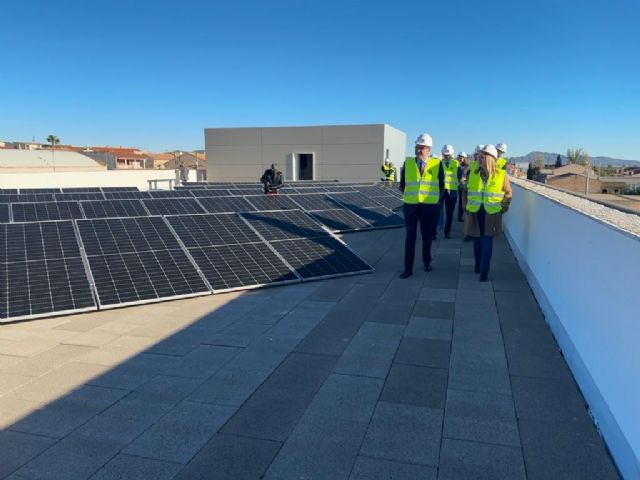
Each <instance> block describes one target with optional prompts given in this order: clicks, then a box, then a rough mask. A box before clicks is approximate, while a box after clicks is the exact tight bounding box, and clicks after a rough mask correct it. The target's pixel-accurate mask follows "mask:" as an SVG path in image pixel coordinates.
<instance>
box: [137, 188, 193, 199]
mask: <svg viewBox="0 0 640 480" xmlns="http://www.w3.org/2000/svg"><path fill="white" fill-rule="evenodd" d="M147 193H148V194H149V198H154V199H158V198H193V195H191V191H190V190H149V191H148V192H147Z"/></svg>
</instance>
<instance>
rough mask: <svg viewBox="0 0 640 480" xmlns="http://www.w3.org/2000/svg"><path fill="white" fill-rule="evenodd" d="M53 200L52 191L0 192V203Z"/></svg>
mask: <svg viewBox="0 0 640 480" xmlns="http://www.w3.org/2000/svg"><path fill="white" fill-rule="evenodd" d="M27 202H28V203H33V202H53V194H52V193H31V194H27V195H21V194H18V195H15V194H0V203H27Z"/></svg>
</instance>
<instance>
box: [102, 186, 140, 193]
mask: <svg viewBox="0 0 640 480" xmlns="http://www.w3.org/2000/svg"><path fill="white" fill-rule="evenodd" d="M100 189H101V190H102V191H103V192H139V191H140V189H139V188H138V187H100Z"/></svg>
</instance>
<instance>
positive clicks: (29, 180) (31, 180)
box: [0, 170, 195, 190]
mask: <svg viewBox="0 0 640 480" xmlns="http://www.w3.org/2000/svg"><path fill="white" fill-rule="evenodd" d="M188 172H189V179H190V181H195V170H189V171H188ZM169 178H173V179H175V178H176V177H175V172H174V171H173V170H107V171H102V172H55V173H9V174H3V175H0V188H47V187H48V188H52V187H53V188H55V187H61V188H64V187H138V188H139V189H140V190H147V189H148V188H149V184H148V182H147V180H151V179H169ZM174 185H175V183H174ZM158 188H162V189H167V188H169V184H168V182H159V183H158Z"/></svg>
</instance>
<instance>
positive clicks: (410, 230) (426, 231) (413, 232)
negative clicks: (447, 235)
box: [403, 203, 439, 271]
mask: <svg viewBox="0 0 640 480" xmlns="http://www.w3.org/2000/svg"><path fill="white" fill-rule="evenodd" d="M403 210H404V224H405V226H406V227H407V236H406V238H405V241H404V269H405V271H413V261H414V259H415V255H416V237H417V235H418V222H419V223H420V236H421V237H422V263H424V264H425V265H429V264H430V263H431V240H432V236H433V232H434V230H435V228H436V224H437V222H438V211H439V209H438V205H437V204H426V203H418V204H414V205H412V204H408V203H405V204H404V206H403Z"/></svg>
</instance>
